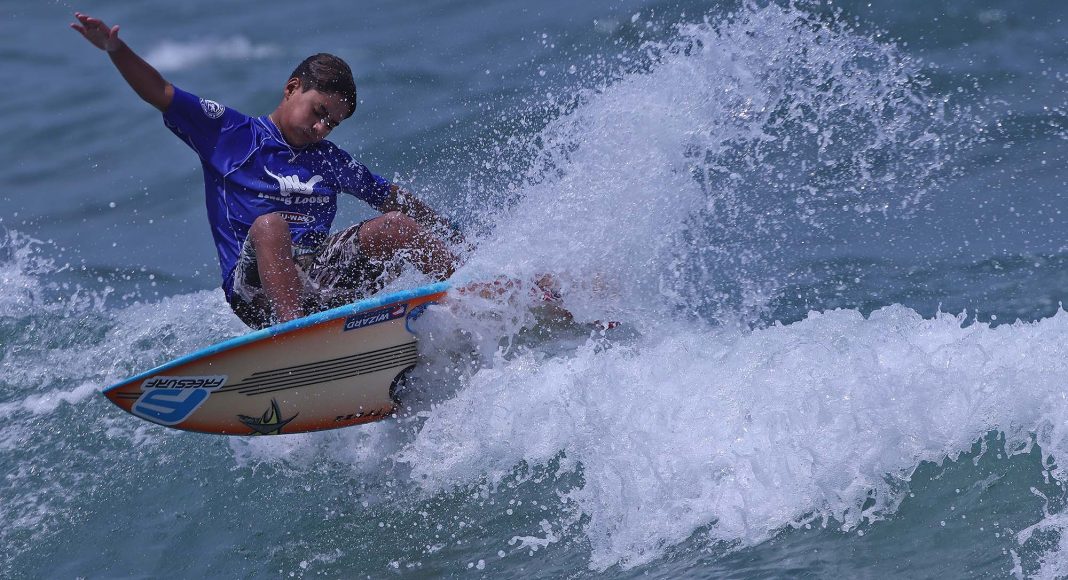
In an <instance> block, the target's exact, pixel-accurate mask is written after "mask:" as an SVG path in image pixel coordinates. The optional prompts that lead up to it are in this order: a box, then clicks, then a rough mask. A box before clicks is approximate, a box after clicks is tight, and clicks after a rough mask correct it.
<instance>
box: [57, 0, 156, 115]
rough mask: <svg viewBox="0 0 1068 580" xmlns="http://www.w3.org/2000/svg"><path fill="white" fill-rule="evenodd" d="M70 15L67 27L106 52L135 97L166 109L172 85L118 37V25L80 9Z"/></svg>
mask: <svg viewBox="0 0 1068 580" xmlns="http://www.w3.org/2000/svg"><path fill="white" fill-rule="evenodd" d="M74 18H76V19H77V20H78V22H76V23H73V24H71V25H70V27H71V28H73V29H74V30H77V31H78V32H79V33H81V35H82V36H84V37H85V39H86V40H88V41H89V42H90V43H91V44H92V45H93V46H95V47H97V48H99V49H100V50H103V51H104V52H106V53H108V56H109V57H111V62H112V64H114V65H115V68H117V69H119V73H121V74H122V78H124V79H126V82H127V83H128V84H129V85H130V87H131V88H133V90H134V92H136V93H137V96H139V97H141V98H142V99H143V100H144V101H145V102H146V103H148V104H150V105H152V106H153V107H155V108H157V109H159V110H160V111H166V110H167V107H169V106H170V104H171V100H172V99H174V86H172V85H171V83H169V82H167V79H165V78H163V75H161V74H159V71H157V70H156V69H155V68H153V67H152V65H150V64H148V63H147V62H145V60H144V59H142V58H141V57H140V56H138V55H137V53H136V52H134V51H133V49H131V48H130V47H129V46H127V45H126V43H125V42H123V41H122V39H120V38H119V27H118V25H116V26H112V27H110V28H109V27H108V25H107V24H104V21H102V20H100V19H99V18H93V17H92V16H88V15H86V14H82V13H81V12H75V13H74Z"/></svg>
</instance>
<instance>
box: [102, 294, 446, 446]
mask: <svg viewBox="0 0 1068 580" xmlns="http://www.w3.org/2000/svg"><path fill="white" fill-rule="evenodd" d="M449 288H450V286H449V284H448V283H444V282H442V283H438V284H431V285H428V286H423V287H420V288H415V289H412V290H405V291H402V292H395V293H391V294H386V295H383V296H375V297H373V298H370V299H367V300H362V301H359V302H355V303H353V304H349V305H347V306H342V307H340V308H334V309H332V310H326V311H323V312H319V313H316V314H312V315H310V316H306V317H304V318H299V319H296V320H292V321H289V322H286V323H283V324H279V325H275V326H271V327H268V328H265V329H263V330H259V331H255V332H252V333H249V334H246V335H243V336H239V337H236V338H232V339H230V340H226V341H223V342H220V343H218V344H215V345H212V346H209V347H207V348H204V349H201V350H199V351H196V352H193V353H191V354H188V355H186V356H183V357H181V358H178V359H175V360H173V361H170V362H168V363H164V364H162V365H160V366H158V367H156V368H154V369H151V370H149V371H146V372H144V373H141V374H138V375H136V376H133V377H130V378H128V379H126V380H124V381H122V382H120V383H116V384H115V385H112V386H110V387H108V388H107V389H105V390H104V396H106V397H107V398H108V399H109V400H110V401H111V402H113V403H115V404H116V405H118V406H119V407H120V408H121V409H123V410H124V411H126V412H128V413H131V414H133V415H135V416H137V417H140V418H141V419H144V420H146V421H151V422H153V423H156V424H159V425H164V426H167V427H171V428H174V429H182V430H185V431H197V432H201V433H216V434H221V435H280V434H288V433H305V432H308V431H321V430H325V429H337V428H340V427H348V426H350V425H359V424H361V423H368V422H371V421H377V420H380V419H383V418H386V417H389V416H390V415H392V413H393V411H394V407H395V405H396V401H395V400H394V389H395V388H396V386H397V384H398V381H400V380H401V379H402V377H403V376H404V374H405V373H406V372H407V371H408V370H409V369H411V368H412V367H413V366H415V364H416V362H417V361H418V352H417V350H416V335H415V333H414V332H412V328H411V322H412V320H414V319H415V318H416V317H418V316H419V315H420V314H421V313H422V312H423V310H425V308H426V307H427V305H429V304H431V303H433V302H437V301H439V300H441V299H442V298H444V297H445V294H446V292H448V290H449Z"/></svg>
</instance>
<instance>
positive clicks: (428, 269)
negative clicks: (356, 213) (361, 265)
mask: <svg viewBox="0 0 1068 580" xmlns="http://www.w3.org/2000/svg"><path fill="white" fill-rule="evenodd" d="M359 244H360V251H361V252H362V253H363V254H364V255H366V256H367V257H368V258H370V259H371V260H378V261H382V262H386V261H389V260H392V259H393V258H394V257H395V256H397V255H400V256H403V257H404V258H405V259H407V260H408V261H409V262H411V263H412V264H414V265H415V267H416V268H419V270H420V271H422V272H423V273H424V274H429V275H431V276H435V277H437V278H439V279H442V280H444V279H446V278H448V277H449V276H452V273H453V272H454V271H455V270H456V264H457V258H456V256H455V255H454V254H453V253H452V252H451V251H450V250H449V248H448V246H446V245H445V242H444V241H442V240H441V239H440V238H439V237H437V236H435V235H434V234H433V233H431V232H430V231H429V230H427V228H425V227H423V226H421V225H419V223H418V222H416V221H415V220H414V219H412V218H410V217H408V216H407V215H404V214H403V213H400V212H396V211H393V212H389V213H386V214H383V215H381V216H379V217H376V218H374V219H371V220H368V221H366V222H364V223H363V226H362V227H361V228H360V234H359Z"/></svg>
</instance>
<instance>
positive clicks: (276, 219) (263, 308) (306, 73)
mask: <svg viewBox="0 0 1068 580" xmlns="http://www.w3.org/2000/svg"><path fill="white" fill-rule="evenodd" d="M75 19H76V20H77V22H75V23H73V24H71V28H73V29H74V30H76V31H78V32H79V33H81V35H82V36H84V37H85V39H86V40H88V41H89V42H90V43H91V44H93V46H96V47H97V48H99V49H101V50H103V51H105V52H106V53H107V54H108V56H109V57H110V58H111V62H112V63H113V64H114V65H115V68H117V69H118V71H119V73H120V74H122V77H123V78H124V79H125V80H126V82H127V83H128V84H129V85H130V87H131V88H133V90H134V91H135V92H136V93H137V95H138V96H139V97H141V99H143V100H144V101H145V102H147V103H149V104H150V105H152V106H154V107H156V108H157V109H159V110H160V111H161V112H162V113H163V121H164V124H165V125H166V126H167V128H168V129H170V130H171V131H172V132H173V133H174V134H175V135H177V136H178V138H180V139H181V140H182V141H184V142H185V143H186V144H187V145H189V147H191V148H192V149H193V151H195V152H196V153H197V155H198V156H199V157H200V161H201V166H202V169H203V172H204V190H205V196H206V203H207V210H208V221H209V223H210V225H211V231H212V235H213V237H214V240H215V246H216V249H217V251H218V254H219V265H220V267H221V270H222V289H223V292H224V293H225V295H226V300H227V302H228V303H229V304H230V307H231V308H232V309H233V311H234V312H235V313H236V314H237V316H238V317H240V318H241V320H242V321H244V322H245V323H246V324H248V325H249V326H250V327H253V328H260V327H263V326H267V325H270V324H275V323H279V322H285V321H287V320H292V319H294V318H299V317H301V316H305V315H307V314H310V313H313V312H317V311H320V310H326V309H328V308H334V307H336V306H341V305H344V304H347V303H350V302H353V301H354V300H356V299H359V298H360V297H362V296H365V295H369V294H373V293H374V292H376V291H378V290H380V289H381V288H382V287H383V286H384V285H385V283H386V282H387V281H388V277H389V273H388V272H387V266H386V264H388V263H390V262H391V261H392V260H393V259H394V258H395V257H397V256H403V257H404V258H406V259H407V260H408V261H409V262H411V263H412V264H413V265H415V266H416V267H417V268H419V269H420V270H421V271H422V272H424V273H426V274H428V275H431V276H434V277H436V278H438V279H442V280H444V279H446V278H448V277H449V276H451V275H452V273H453V272H454V270H455V269H456V266H457V263H458V256H457V254H456V253H455V252H453V250H452V249H450V244H452V245H457V244H462V243H463V238H462V236H461V234H460V233H459V232H458V231H456V230H455V229H453V228H451V227H450V226H449V223H448V222H447V221H446V220H445V219H443V218H442V217H441V216H440V215H438V214H437V213H436V212H435V211H433V210H432V209H431V208H430V207H429V206H427V205H426V204H425V203H423V202H422V201H420V200H419V199H418V198H416V197H415V196H414V195H412V194H411V192H409V191H406V190H405V189H403V188H402V187H400V186H398V185H397V184H394V183H390V182H389V181H388V180H386V179H383V178H382V177H380V176H378V175H375V174H374V173H371V171H369V170H368V169H367V167H365V166H364V165H363V164H361V163H360V162H359V161H357V160H355V159H354V158H353V157H352V156H351V155H349V154H348V153H347V152H345V151H344V150H342V149H341V148H339V147H337V146H336V145H334V144H333V143H332V142H330V141H328V140H326V137H327V136H328V135H329V134H330V132H331V131H332V130H333V129H335V128H336V127H337V126H338V125H339V124H340V123H341V122H342V121H343V120H345V119H347V118H348V117H350V116H351V115H352V114H353V112H354V111H355V109H356V85H355V82H354V81H353V78H352V72H351V70H350V68H349V66H348V65H347V64H346V63H345V61H343V60H342V59H340V58H338V57H336V56H333V55H330V54H323V53H321V54H316V55H313V56H310V57H308V58H307V59H305V60H304V61H303V62H301V63H300V65H298V66H297V68H296V69H295V70H294V71H293V73H292V74H291V75H290V76H289V79H288V80H287V81H286V83H285V85H284V87H283V89H282V99H281V101H280V102H279V104H278V107H277V108H275V110H274V111H273V112H272V113H270V114H268V115H263V116H261V117H249V116H247V115H244V114H242V113H239V112H238V111H235V110H233V109H231V108H229V107H226V106H224V105H221V104H219V103H217V102H215V101H212V100H209V99H205V98H201V97H198V96H196V95H194V94H192V93H189V92H186V91H184V90H182V89H180V88H178V87H175V86H174V85H173V84H171V83H170V82H168V81H167V80H166V79H164V78H163V76H162V75H161V74H160V73H159V72H158V71H157V70H156V69H155V68H153V67H152V66H151V65H150V64H148V63H147V62H145V61H144V60H143V59H142V58H141V57H140V56H138V55H137V54H136V53H135V52H134V51H133V50H132V49H130V47H129V46H127V44H126V43H125V42H124V41H123V40H121V39H120V38H119V27H118V26H112V27H109V26H107V25H106V24H105V23H104V22H102V21H101V20H100V19H97V18H93V17H90V16H87V15H85V14H81V13H75ZM342 192H344V193H349V194H352V195H354V196H356V197H357V198H359V199H362V200H363V201H365V202H367V203H368V204H370V205H371V206H372V207H374V208H375V209H376V210H378V211H380V212H382V215H381V216H378V217H376V218H373V219H370V220H367V221H364V222H362V223H359V224H356V225H353V226H350V227H348V228H347V229H344V230H341V231H339V232H336V233H333V234H331V233H330V226H331V223H332V222H333V219H334V215H335V213H336V212H337V194H338V193H342Z"/></svg>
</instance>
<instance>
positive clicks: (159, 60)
mask: <svg viewBox="0 0 1068 580" xmlns="http://www.w3.org/2000/svg"><path fill="white" fill-rule="evenodd" d="M280 52H281V50H280V49H279V48H278V47H277V46H275V45H273V44H255V43H253V42H252V41H250V40H249V39H248V38H245V37H244V36H233V37H230V38H206V39H202V40H196V41H189V42H179V41H175V40H164V41H163V42H161V43H160V44H159V45H157V46H155V47H153V48H152V49H151V50H149V51H148V52H147V53H146V54H145V60H146V61H148V62H149V63H151V64H152V65H153V66H155V67H156V68H157V69H159V70H160V71H161V72H173V71H179V70H185V69H189V68H193V67H195V66H199V65H202V64H205V63H208V62H211V61H225V60H259V59H264V58H269V57H271V56H274V55H276V54H279V53H280Z"/></svg>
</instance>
